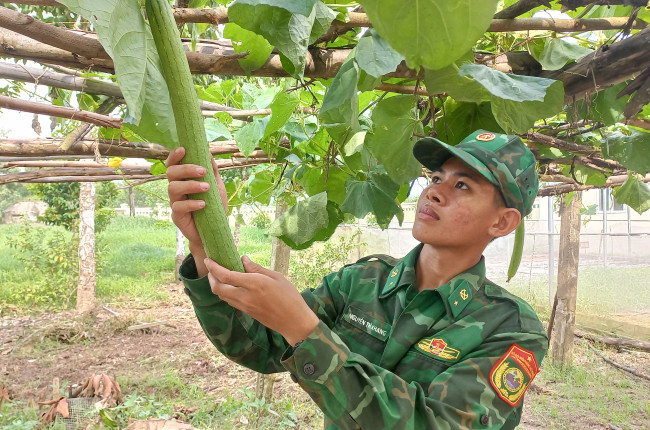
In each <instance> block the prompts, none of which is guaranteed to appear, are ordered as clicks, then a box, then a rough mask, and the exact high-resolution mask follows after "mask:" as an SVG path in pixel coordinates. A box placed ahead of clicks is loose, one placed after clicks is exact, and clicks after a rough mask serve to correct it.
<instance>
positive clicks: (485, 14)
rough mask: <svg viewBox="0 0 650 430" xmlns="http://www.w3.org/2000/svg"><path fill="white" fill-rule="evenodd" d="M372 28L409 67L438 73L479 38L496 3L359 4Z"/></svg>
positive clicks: (420, 0) (390, 0) (423, 0)
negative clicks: (403, 58)
mask: <svg viewBox="0 0 650 430" xmlns="http://www.w3.org/2000/svg"><path fill="white" fill-rule="evenodd" d="M359 3H361V5H362V6H363V9H364V11H365V12H366V13H367V14H368V18H370V22H371V23H372V26H373V28H375V29H376V30H377V33H379V35H380V36H381V37H383V38H384V39H385V40H386V41H387V42H388V43H390V45H391V46H392V47H393V48H394V49H395V50H396V51H397V52H399V53H400V54H402V55H403V56H404V57H405V58H406V63H407V64H408V66H409V67H411V68H414V69H417V68H419V67H420V66H424V67H426V68H428V69H440V68H442V67H445V66H448V65H450V64H451V63H453V62H454V61H456V60H457V59H458V58H459V57H460V56H461V55H463V54H464V53H466V52H467V51H469V50H470V49H471V48H472V47H473V46H474V44H475V42H476V41H477V40H478V39H479V38H480V37H482V36H483V34H484V33H485V31H486V30H487V29H488V27H489V26H490V23H491V22H492V17H493V16H494V12H495V11H496V7H497V3H499V1H498V0H483V1H472V0H414V1H410V2H408V4H405V3H404V2H403V1H400V0H361V1H360V2H359Z"/></svg>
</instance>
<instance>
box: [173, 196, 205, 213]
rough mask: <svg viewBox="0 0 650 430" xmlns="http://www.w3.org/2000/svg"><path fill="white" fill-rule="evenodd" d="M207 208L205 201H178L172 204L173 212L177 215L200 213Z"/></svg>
mask: <svg viewBox="0 0 650 430" xmlns="http://www.w3.org/2000/svg"><path fill="white" fill-rule="evenodd" d="M204 207H205V202H204V201H203V200H192V199H188V200H178V201H175V202H174V203H172V206H171V208H172V212H173V213H174V214H176V215H182V214H187V213H190V212H194V211H198V210H200V209H203V208H204Z"/></svg>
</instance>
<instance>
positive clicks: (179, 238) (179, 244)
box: [174, 228, 185, 281]
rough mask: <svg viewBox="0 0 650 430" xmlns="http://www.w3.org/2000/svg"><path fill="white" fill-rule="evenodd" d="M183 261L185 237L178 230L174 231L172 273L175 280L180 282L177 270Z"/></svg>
mask: <svg viewBox="0 0 650 430" xmlns="http://www.w3.org/2000/svg"><path fill="white" fill-rule="evenodd" d="M183 260H185V236H183V233H181V231H180V229H178V228H177V229H176V269H175V271H174V273H175V274H176V280H177V281H178V280H180V279H181V278H180V276H179V270H180V268H181V264H182V263H183Z"/></svg>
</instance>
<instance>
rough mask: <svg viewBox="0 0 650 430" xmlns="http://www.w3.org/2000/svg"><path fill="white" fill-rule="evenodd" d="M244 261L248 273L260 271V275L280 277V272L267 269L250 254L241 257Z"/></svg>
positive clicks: (273, 277)
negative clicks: (249, 256) (253, 259)
mask: <svg viewBox="0 0 650 430" xmlns="http://www.w3.org/2000/svg"><path fill="white" fill-rule="evenodd" d="M241 261H242V263H243V264H244V269H245V270H246V273H259V274H260V275H264V276H268V277H269V278H272V279H276V278H277V277H278V272H274V271H273V270H270V269H267V268H266V267H264V266H260V265H259V264H257V263H255V262H253V261H252V260H251V259H250V258H248V256H246V255H244V256H243V257H242V258H241Z"/></svg>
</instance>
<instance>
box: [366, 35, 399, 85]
mask: <svg viewBox="0 0 650 430" xmlns="http://www.w3.org/2000/svg"><path fill="white" fill-rule="evenodd" d="M355 58H356V60H357V64H358V65H359V67H360V68H361V70H363V71H365V72H366V73H367V74H368V75H370V76H372V77H373V78H380V77H381V76H383V75H385V74H387V73H392V72H394V71H395V69H397V66H398V65H399V63H401V62H402V61H403V60H404V57H403V56H402V55H401V54H400V53H398V52H397V51H395V50H394V49H393V48H391V46H390V45H389V44H388V42H386V41H385V40H384V39H382V38H381V36H379V35H378V34H377V32H376V31H375V30H374V29H370V30H368V31H367V32H366V35H365V36H364V37H362V38H361V40H359V43H358V44H357V49H356V55H355ZM373 88H374V87H373Z"/></svg>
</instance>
